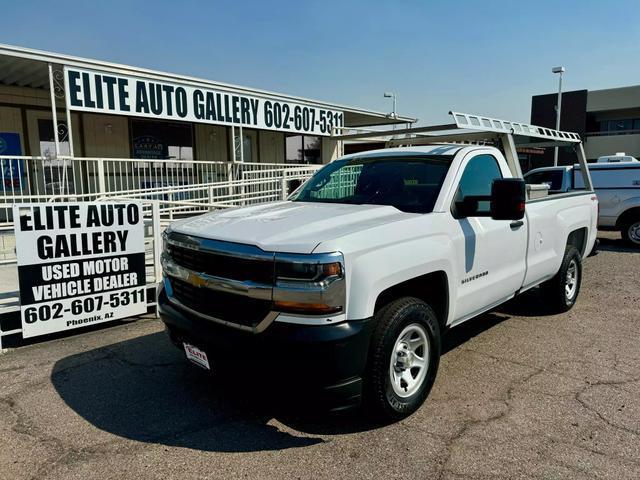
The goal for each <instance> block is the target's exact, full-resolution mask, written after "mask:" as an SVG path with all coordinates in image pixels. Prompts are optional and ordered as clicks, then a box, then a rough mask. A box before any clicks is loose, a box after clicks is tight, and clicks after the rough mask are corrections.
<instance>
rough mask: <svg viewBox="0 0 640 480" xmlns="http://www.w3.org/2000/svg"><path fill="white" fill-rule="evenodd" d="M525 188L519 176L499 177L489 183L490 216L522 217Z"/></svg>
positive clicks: (495, 218)
mask: <svg viewBox="0 0 640 480" xmlns="http://www.w3.org/2000/svg"><path fill="white" fill-rule="evenodd" d="M525 203H526V189H525V183H524V180H523V179H521V178H500V179H496V180H494V181H493V183H492V184H491V218H493V219H494V220H520V219H521V218H522V217H524V208H525Z"/></svg>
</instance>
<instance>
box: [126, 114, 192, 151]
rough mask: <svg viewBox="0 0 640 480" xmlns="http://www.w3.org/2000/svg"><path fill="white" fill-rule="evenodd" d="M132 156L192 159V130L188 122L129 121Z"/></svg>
mask: <svg viewBox="0 0 640 480" xmlns="http://www.w3.org/2000/svg"><path fill="white" fill-rule="evenodd" d="M131 147H132V155H133V158H143V159H148V160H164V159H172V160H193V130H192V125H191V124H188V123H171V122H154V121H147V120H132V121H131Z"/></svg>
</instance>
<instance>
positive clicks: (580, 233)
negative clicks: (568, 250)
mask: <svg viewBox="0 0 640 480" xmlns="http://www.w3.org/2000/svg"><path fill="white" fill-rule="evenodd" d="M586 241H587V228H586V227H584V228H579V229H578V230H574V231H573V232H571V233H570V234H569V238H567V246H569V245H571V246H574V247H576V250H578V251H579V252H580V255H584V248H585V245H586V243H587V242H586Z"/></svg>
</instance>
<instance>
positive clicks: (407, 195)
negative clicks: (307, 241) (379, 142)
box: [291, 155, 452, 213]
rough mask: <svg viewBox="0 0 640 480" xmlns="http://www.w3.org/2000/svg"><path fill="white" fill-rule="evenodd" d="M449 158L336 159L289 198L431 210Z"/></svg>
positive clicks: (438, 156)
mask: <svg viewBox="0 0 640 480" xmlns="http://www.w3.org/2000/svg"><path fill="white" fill-rule="evenodd" d="M451 159H452V157H451V156H449V155H431V156H426V155H425V156H411V157H399V156H390V157H372V158H362V159H358V158H356V159H351V160H336V161H335V162H332V163H330V164H329V165H327V166H326V167H324V168H323V169H322V170H320V171H319V172H318V173H316V174H315V175H314V176H313V177H312V178H311V179H310V180H309V181H308V182H307V183H306V184H305V185H304V187H303V188H302V189H301V190H299V192H298V193H296V195H295V196H294V197H292V198H291V200H293V201H297V202H322V203H348V204H358V205H390V206H393V207H396V208H397V209H399V210H402V211H405V212H413V213H427V212H431V211H432V210H433V206H434V205H435V202H436V199H437V197H438V194H439V193H440V188H441V186H442V182H443V181H444V177H445V175H446V174H447V171H448V170H449V165H450V164H451Z"/></svg>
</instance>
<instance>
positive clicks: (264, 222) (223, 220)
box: [171, 202, 416, 253]
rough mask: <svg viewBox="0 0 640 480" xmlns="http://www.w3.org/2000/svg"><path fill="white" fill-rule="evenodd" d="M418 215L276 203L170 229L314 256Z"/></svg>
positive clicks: (380, 207) (362, 207)
mask: <svg viewBox="0 0 640 480" xmlns="http://www.w3.org/2000/svg"><path fill="white" fill-rule="evenodd" d="M415 215H416V214H411V213H404V212H401V211H399V210H398V209H396V208H394V207H390V206H385V205H345V204H335V203H307V202H276V203H267V204H262V205H257V206H252V207H244V208H236V209H231V210H224V211H221V212H213V213H208V214H205V215H201V216H198V217H192V218H187V219H184V220H180V221H178V222H176V223H174V224H173V225H171V229H172V230H173V231H176V232H180V233H185V234H188V235H193V236H196V237H203V238H210V239H215V240H222V241H227V242H235V243H243V244H250V245H256V246H258V247H260V248H261V249H263V250H267V251H273V252H290V253H312V252H313V250H314V249H315V248H316V247H317V246H318V245H319V244H320V243H322V242H323V241H327V240H336V239H338V238H340V237H342V236H345V235H349V234H351V233H354V232H357V231H362V230H365V229H368V228H373V227H376V226H378V225H380V224H384V223H390V222H395V221H399V220H404V219H407V218H408V217H413V216H415Z"/></svg>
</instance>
